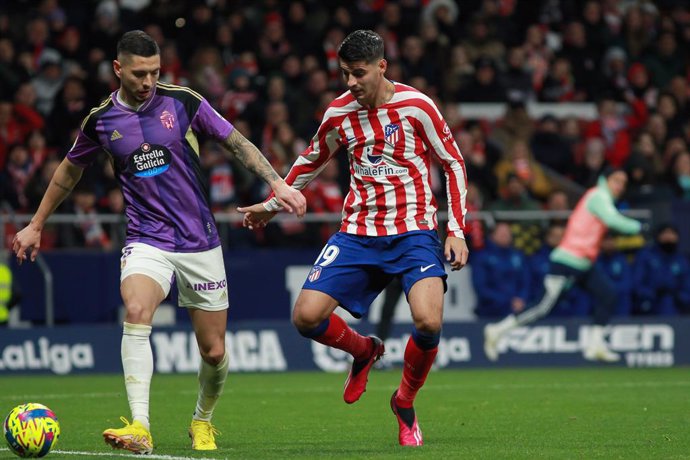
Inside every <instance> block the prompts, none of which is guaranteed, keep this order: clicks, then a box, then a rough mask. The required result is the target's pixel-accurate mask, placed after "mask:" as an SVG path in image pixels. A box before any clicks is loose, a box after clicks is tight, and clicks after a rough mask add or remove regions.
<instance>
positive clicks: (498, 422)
mask: <svg viewBox="0 0 690 460" xmlns="http://www.w3.org/2000/svg"><path fill="white" fill-rule="evenodd" d="M344 379H345V375H344V374H325V373H318V372H314V373H285V374H278V373H276V374H231V375H230V376H229V378H228V381H227V384H226V392H225V394H224V395H223V397H222V399H221V401H220V402H219V405H218V407H217V409H216V413H215V416H214V423H215V424H216V426H217V427H218V429H219V430H220V431H221V432H222V435H221V436H219V437H218V438H217V441H218V445H219V449H218V450H217V451H214V452H206V453H196V452H194V451H192V450H191V448H190V443H189V439H188V437H187V426H188V423H189V421H190V418H191V412H192V410H193V408H194V403H195V400H196V376H194V375H176V376H171V375H156V376H154V380H153V383H152V389H151V394H152V400H151V415H152V420H151V422H152V428H153V430H152V432H153V437H154V443H155V450H154V455H153V456H152V457H153V458H160V459H168V460H182V459H188V458H214V459H221V458H231V459H235V458H243V459H267V458H275V459H284V458H298V459H307V458H315V459H316V458H318V459H321V458H357V459H361V458H390V459H393V458H396V459H397V458H438V459H446V458H463V459H533V458H548V459H567V458H573V459H592V458H602V459H618V458H620V459H654V458H659V459H662V458H663V459H673V458H678V459H680V458H690V428H689V427H690V375H689V373H688V369H687V368H670V369H624V368H607V367H605V366H601V367H595V368H586V369H548V370H547V369H492V370H462V371H451V370H443V371H435V372H433V373H432V374H431V376H430V378H429V380H428V381H427V384H426V386H425V387H424V389H423V390H422V391H421V392H420V394H419V396H418V398H417V402H416V408H417V415H418V417H419V420H420V424H421V427H422V430H423V432H424V441H425V446H423V447H421V448H403V447H400V446H398V445H397V425H396V422H395V418H394V416H393V415H392V413H391V411H390V409H389V406H388V402H389V398H390V395H391V393H392V391H393V390H394V389H395V387H396V386H397V384H398V381H399V379H400V370H399V369H394V370H390V371H378V370H374V371H372V374H371V376H370V379H369V386H368V391H367V392H366V393H365V394H364V396H362V399H361V400H360V401H359V402H357V403H356V404H353V405H351V406H349V405H347V404H345V403H344V402H343V401H342V385H343V381H344ZM23 402H40V403H43V404H45V405H47V406H49V407H50V408H51V409H53V410H54V411H55V412H56V413H57V415H58V418H59V419H60V424H61V429H62V434H61V437H60V443H59V445H58V446H57V451H56V452H53V453H51V454H50V455H49V456H48V458H55V459H60V458H82V459H88V458H94V459H106V458H123V457H134V456H132V455H129V454H126V453H120V452H116V451H112V450H111V449H110V447H108V446H107V445H106V444H105V443H104V442H103V441H102V438H101V432H102V431H103V430H104V429H105V428H107V427H109V426H111V425H119V424H120V422H119V416H120V415H127V416H128V415H129V410H128V407H127V402H126V398H125V395H124V385H123V383H122V379H121V376H119V375H98V376H90V375H89V376H67V377H55V376H10V377H2V379H0V411H1V413H2V414H3V416H4V414H6V413H8V412H9V411H10V409H11V408H12V407H14V406H15V405H17V404H19V403H23ZM10 458H16V457H14V456H13V455H12V454H11V453H10V452H9V450H8V449H6V448H5V446H4V443H3V444H2V447H0V459H10Z"/></svg>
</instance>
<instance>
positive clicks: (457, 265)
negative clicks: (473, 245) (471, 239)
mask: <svg viewBox="0 0 690 460" xmlns="http://www.w3.org/2000/svg"><path fill="white" fill-rule="evenodd" d="M443 253H444V255H445V256H446V260H447V261H448V262H449V263H450V266H451V270H453V271H455V270H460V269H461V268H462V267H464V266H465V265H467V258H468V257H469V256H470V250H469V249H467V243H466V242H465V240H464V239H462V238H458V237H457V236H449V237H447V238H446V246H445V249H444V252H443Z"/></svg>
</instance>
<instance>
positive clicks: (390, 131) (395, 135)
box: [383, 123, 400, 146]
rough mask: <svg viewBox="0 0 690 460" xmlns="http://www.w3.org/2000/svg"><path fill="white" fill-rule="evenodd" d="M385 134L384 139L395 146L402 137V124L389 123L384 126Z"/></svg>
mask: <svg viewBox="0 0 690 460" xmlns="http://www.w3.org/2000/svg"><path fill="white" fill-rule="evenodd" d="M383 134H384V136H385V137H384V138H383V140H385V141H386V144H389V145H393V146H394V145H395V144H396V143H397V142H398V140H399V139H400V125H397V124H395V123H390V124H387V125H386V126H384V127H383Z"/></svg>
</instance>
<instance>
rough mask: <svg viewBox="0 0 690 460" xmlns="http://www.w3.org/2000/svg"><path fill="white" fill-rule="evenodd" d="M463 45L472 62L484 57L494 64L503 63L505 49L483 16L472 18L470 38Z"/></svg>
mask: <svg viewBox="0 0 690 460" xmlns="http://www.w3.org/2000/svg"><path fill="white" fill-rule="evenodd" d="M461 43H462V45H463V46H464V47H465V49H466V50H467V54H468V56H469V58H470V60H472V61H476V60H479V59H480V58H482V57H484V58H488V59H490V60H491V61H492V62H498V61H503V58H504V55H505V47H504V46H503V44H502V43H501V42H500V41H498V40H497V39H496V38H495V37H494V34H493V31H491V30H490V29H489V24H487V22H486V20H485V18H484V17H483V16H481V15H477V16H475V17H474V18H472V20H471V22H470V25H469V36H468V37H467V39H466V40H463V41H462V42H461Z"/></svg>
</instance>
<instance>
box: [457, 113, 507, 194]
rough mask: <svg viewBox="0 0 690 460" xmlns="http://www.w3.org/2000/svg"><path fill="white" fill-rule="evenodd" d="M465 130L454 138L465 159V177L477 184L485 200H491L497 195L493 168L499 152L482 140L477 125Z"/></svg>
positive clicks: (481, 133)
mask: <svg viewBox="0 0 690 460" xmlns="http://www.w3.org/2000/svg"><path fill="white" fill-rule="evenodd" d="M466 128H467V129H466V130H463V131H460V132H459V133H458V134H457V135H456V136H455V138H456V141H457V143H458V147H460V151H461V152H462V155H463V158H464V159H465V169H466V171H467V177H468V178H469V179H470V180H472V181H473V182H474V183H475V184H477V186H478V187H479V188H480V191H481V194H482V195H483V196H484V197H486V198H487V200H493V199H494V198H495V197H496V196H497V195H498V193H497V192H498V182H497V181H496V176H495V175H494V173H493V168H494V167H495V164H496V162H497V160H498V157H499V155H500V152H499V151H498V150H496V148H495V147H493V145H492V144H491V143H489V142H487V141H486V140H485V139H484V137H483V136H484V134H483V132H482V129H481V127H480V126H479V125H478V124H469V125H468V126H466Z"/></svg>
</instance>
